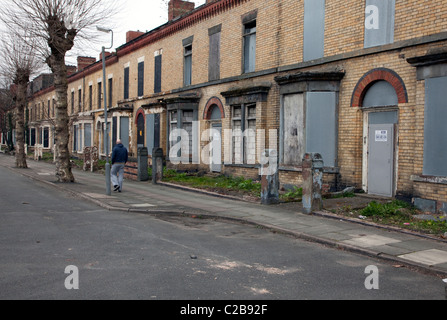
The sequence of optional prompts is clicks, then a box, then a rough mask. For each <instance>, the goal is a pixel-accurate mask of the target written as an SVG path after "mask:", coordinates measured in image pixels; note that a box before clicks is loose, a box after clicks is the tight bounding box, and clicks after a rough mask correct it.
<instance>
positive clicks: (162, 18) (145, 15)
mask: <svg viewBox="0 0 447 320" xmlns="http://www.w3.org/2000/svg"><path fill="white" fill-rule="evenodd" d="M117 1H118V2H119V5H120V6H122V10H121V12H120V13H119V14H118V15H117V16H116V19H115V23H114V24H115V26H112V28H113V48H114V50H115V49H116V48H117V47H119V46H121V45H123V44H125V43H126V32H127V31H130V30H132V31H138V30H139V31H143V32H146V31H150V30H152V29H155V28H157V27H158V26H160V25H162V24H164V23H166V22H167V21H168V11H167V5H166V3H167V1H160V0H117ZM190 1H192V2H194V3H195V4H196V8H197V7H198V6H200V5H202V4H204V3H205V2H206V0H190ZM164 2H166V3H164ZM104 27H105V28H110V26H104ZM102 41H103V42H104V43H100V42H102ZM110 43H111V37H110V35H106V34H105V35H104V36H103V37H101V40H100V41H99V42H96V43H89V44H86V43H83V44H82V48H79V47H78V48H76V49H73V50H72V52H70V54H69V56H67V63H68V64H73V65H75V64H76V57H77V56H92V57H95V58H97V59H98V58H99V54H100V53H101V48H102V45H104V46H105V47H109V46H110Z"/></svg>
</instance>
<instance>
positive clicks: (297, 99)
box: [281, 92, 337, 167]
mask: <svg viewBox="0 0 447 320" xmlns="http://www.w3.org/2000/svg"><path fill="white" fill-rule="evenodd" d="M336 96H337V95H336V93H335V92H307V93H296V94H288V95H284V96H283V109H282V115H281V119H282V120H281V122H282V125H281V126H282V138H281V139H282V143H281V163H282V164H283V165H285V166H300V165H301V164H302V160H303V157H304V154H305V153H307V152H317V153H320V154H321V155H322V157H323V161H324V165H325V166H327V167H333V166H335V165H336V160H337V159H336V158H337V118H336V117H337V115H336V112H337V111H336V105H337V104H336Z"/></svg>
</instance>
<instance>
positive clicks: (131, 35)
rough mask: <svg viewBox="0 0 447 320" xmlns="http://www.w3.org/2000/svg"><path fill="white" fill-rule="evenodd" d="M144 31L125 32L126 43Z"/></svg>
mask: <svg viewBox="0 0 447 320" xmlns="http://www.w3.org/2000/svg"><path fill="white" fill-rule="evenodd" d="M143 34H144V32H141V31H127V32H126V43H127V42H130V41H132V40H133V39H136V38H138V37H139V36H142V35H143Z"/></svg>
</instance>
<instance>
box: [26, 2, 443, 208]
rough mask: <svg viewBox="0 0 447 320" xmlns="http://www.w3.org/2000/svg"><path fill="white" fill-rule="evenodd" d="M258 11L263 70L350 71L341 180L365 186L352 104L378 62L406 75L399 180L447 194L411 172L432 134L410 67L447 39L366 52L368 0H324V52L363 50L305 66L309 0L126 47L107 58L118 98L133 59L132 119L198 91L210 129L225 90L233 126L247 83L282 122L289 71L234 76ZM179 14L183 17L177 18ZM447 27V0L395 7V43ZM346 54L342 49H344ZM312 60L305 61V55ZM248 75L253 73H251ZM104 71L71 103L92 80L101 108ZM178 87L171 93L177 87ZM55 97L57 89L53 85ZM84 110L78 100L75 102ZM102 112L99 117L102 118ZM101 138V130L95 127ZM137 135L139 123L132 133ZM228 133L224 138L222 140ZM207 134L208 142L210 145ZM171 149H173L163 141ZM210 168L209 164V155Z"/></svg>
mask: <svg viewBox="0 0 447 320" xmlns="http://www.w3.org/2000/svg"><path fill="white" fill-rule="evenodd" d="M222 1H225V0H222ZM253 10H257V30H256V38H257V39H256V71H265V70H270V69H272V68H277V67H290V66H295V67H297V68H295V69H293V68H291V71H288V72H292V73H296V72H303V71H314V72H315V71H322V70H334V69H342V70H344V71H345V73H346V74H345V77H344V78H343V79H342V81H341V83H340V98H339V110H338V114H339V119H338V121H339V131H338V165H339V168H340V175H339V180H338V181H337V183H339V184H340V185H354V186H356V187H358V188H361V187H362V178H363V170H364V168H363V125H364V124H363V111H362V110H361V109H360V108H353V107H351V99H352V94H353V92H354V89H355V87H356V85H357V83H358V82H359V80H360V79H361V78H362V76H363V75H365V74H366V73H367V72H369V71H370V70H372V69H375V68H388V69H391V70H393V71H394V72H396V73H397V74H398V75H399V76H400V77H401V78H402V80H403V82H404V84H405V86H406V90H407V95H408V102H407V103H401V104H399V106H398V107H399V125H398V149H397V153H396V155H397V157H398V158H397V159H398V165H397V179H396V188H397V193H398V194H399V193H400V194H413V193H414V194H417V195H419V196H422V195H424V196H426V197H432V198H436V199H437V200H439V201H441V200H442V199H444V200H445V192H446V189H447V188H446V187H444V186H443V185H435V184H431V183H420V182H414V181H412V180H411V176H412V175H420V174H422V167H423V141H424V137H423V135H424V120H423V119H424V104H425V95H424V82H423V81H416V68H414V67H412V66H411V65H410V64H409V63H408V62H407V61H406V59H407V58H410V57H415V56H422V55H425V54H426V53H427V52H428V50H430V49H433V48H442V47H445V45H446V41H443V42H438V43H431V44H426V45H414V46H408V47H405V48H398V49H393V50H390V46H386V47H385V48H387V50H386V51H383V52H380V49H381V47H377V48H371V49H372V50H373V51H374V50H376V51H377V52H378V53H373V54H366V53H367V52H371V49H368V50H363V46H364V44H363V43H364V20H365V1H364V0H362V1H358V0H346V1H340V0H326V9H325V10H326V12H325V14H326V16H325V43H324V56H325V58H331V57H333V56H335V55H337V56H339V55H341V54H345V55H346V56H347V57H348V56H349V55H352V54H354V53H355V56H354V57H349V58H346V59H341V60H338V61H334V62H326V61H325V60H320V62H321V63H322V64H321V65H320V64H318V65H314V66H309V67H306V68H298V67H299V66H300V65H299V64H300V63H302V62H303V50H302V47H303V24H304V23H303V20H304V1H303V0H280V1H278V0H247V1H241V2H240V3H239V4H238V5H235V6H232V7H231V8H227V9H226V10H224V11H222V12H220V13H219V14H213V15H211V16H209V17H206V18H203V19H201V20H200V22H198V23H195V24H191V25H189V26H188V27H186V28H183V29H180V30H178V31H176V32H174V33H172V34H171V35H169V36H167V37H165V38H162V39H160V40H157V41H156V42H154V43H150V44H148V45H146V46H144V47H142V48H139V49H136V50H134V51H132V52H130V53H128V54H126V55H124V56H122V55H118V56H119V57H118V58H117V61H116V62H115V63H113V64H112V65H110V66H108V68H107V73H106V77H107V76H108V75H109V74H113V81H114V84H113V95H114V98H113V100H114V105H116V104H117V103H118V101H121V103H124V102H123V101H122V100H123V93H124V65H125V64H127V63H129V64H130V88H129V89H130V90H129V95H130V99H129V101H128V102H129V104H133V105H134V112H133V115H132V116H133V118H132V117H131V118H130V124H131V125H134V122H135V121H134V117H135V114H136V112H137V110H138V109H139V108H140V107H141V106H143V105H145V104H147V103H150V102H153V101H155V100H156V99H158V98H168V97H175V96H178V95H179V94H185V93H192V92H193V93H197V94H200V95H201V97H202V98H201V99H200V102H199V110H198V114H199V120H200V122H201V123H200V125H201V128H202V129H207V128H209V123H208V122H207V121H206V120H204V119H203V113H204V109H205V106H206V103H207V101H208V100H209V99H210V98H211V97H218V98H219V99H220V100H221V101H222V103H223V104H224V111H225V115H226V117H225V118H224V119H222V129H223V130H225V129H227V128H231V122H230V115H231V110H230V106H228V105H226V104H225V98H224V97H223V96H222V95H221V92H224V91H228V90H230V89H232V88H234V87H248V86H254V85H259V84H269V85H271V89H270V91H269V94H268V100H267V102H262V103H261V102H259V103H258V104H257V128H258V129H261V128H266V129H270V128H274V129H278V128H279V114H280V95H279V86H278V85H277V84H276V82H275V80H274V77H275V76H277V75H285V74H287V72H282V73H271V74H267V75H263V76H261V75H257V76H256V77H250V75H243V77H240V78H238V79H237V80H235V81H232V80H231V79H232V77H239V76H241V75H242V58H243V57H242V49H243V40H242V34H243V25H242V20H241V17H242V16H243V15H244V14H247V13H249V12H251V11H253ZM178 23H181V21H179V22H178ZM219 24H221V26H222V27H221V51H220V54H221V64H220V78H221V79H223V80H224V81H222V82H221V83H218V84H208V83H207V82H208V55H209V48H208V47H209V36H208V29H209V28H211V27H214V26H216V25H219ZM445 31H447V5H445V3H444V1H427V0H424V1H420V0H419V1H417V0H408V1H396V7H395V32H394V33H395V37H394V43H395V44H396V43H397V44H398V43H399V41H403V40H409V39H414V38H418V37H423V36H427V35H433V34H437V33H441V32H445ZM190 36H194V40H193V43H192V46H193V59H192V85H193V86H198V87H196V88H194V89H191V90H190V91H188V90H187V89H188V88H183V45H182V40H183V39H185V38H188V37H190ZM160 49H161V50H162V93H160V94H157V95H154V94H153V88H154V52H155V51H157V50H160ZM143 56H144V62H145V79H144V86H145V88H144V95H145V96H144V97H143V99H137V76H138V75H137V64H138V59H139V58H140V57H143ZM339 57H341V56H339ZM303 65H304V64H303ZM244 76H246V77H244ZM98 78H102V70H98V71H97V72H95V73H93V74H87V75H86V76H85V78H84V79H79V80H77V81H74V82H70V84H69V89H68V93H69V101H68V106H69V111H71V103H70V97H71V89H72V88H74V89H75V99H77V90H78V87H79V86H80V85H81V86H85V87H83V88H85V89H84V92H83V94H84V96H85V103H84V110H86V108H87V107H88V83H89V82H92V83H93V110H98V109H101V108H102V105H101V106H98V105H97V91H96V90H97V79H98ZM176 90H177V91H179V92H176V93H173V91H176ZM49 95H50V96H52V95H54V93H49ZM42 99H43V100H44V102H45V103H46V101H47V100H46V98H42V97H40V96H39V97H37V98H36V99H35V100H32V101H30V103H31V104H32V105H34V104H37V103H42ZM75 110H77V102H75ZM95 121H96V120H95ZM161 122H162V123H161V129H162V138H161V139H162V142H161V145H160V146H161V147H162V148H163V149H165V148H166V140H167V137H166V132H165V129H166V114H165V113H163V115H162V118H161ZM96 137H97V135H96ZM135 138H136V136H135V132H134V133H133V136H132V139H133V140H134V139H135ZM224 139H225V137H223V138H222V140H224ZM206 144H207V143H206V142H201V146H202V147H203V146H205V145H206ZM165 152H166V150H165ZM200 168H202V169H206V168H207V165H204V164H202V165H201V166H200ZM225 170H226V172H233V173H234V174H241V175H248V176H254V175H255V172H256V174H257V169H248V168H240V167H227V168H226V169H225ZM326 176H327V178H326V181H329V182H331V181H332V182H333V181H334V179H335V178H334V177H335V175H326ZM280 179H281V182H283V183H292V184H299V183H301V174H300V173H299V172H296V171H281V173H280Z"/></svg>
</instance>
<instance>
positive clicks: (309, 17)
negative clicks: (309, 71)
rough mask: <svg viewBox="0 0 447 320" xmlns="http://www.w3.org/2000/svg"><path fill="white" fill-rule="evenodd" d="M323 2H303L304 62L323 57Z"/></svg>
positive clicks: (319, 0) (313, 0)
mask: <svg viewBox="0 0 447 320" xmlns="http://www.w3.org/2000/svg"><path fill="white" fill-rule="evenodd" d="M325 2H326V1H325V0H305V1H304V48H303V57H304V61H308V60H313V59H319V58H322V57H323V56H324V19H325Z"/></svg>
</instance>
